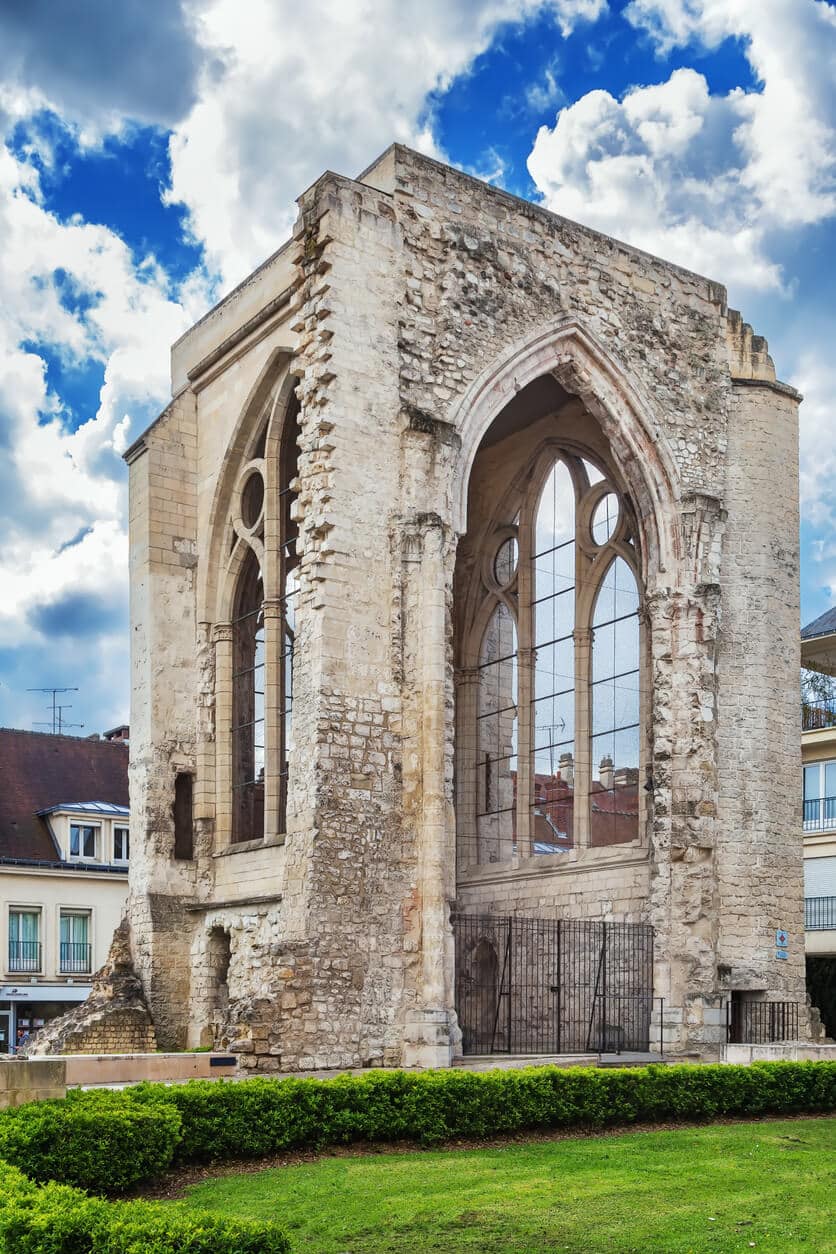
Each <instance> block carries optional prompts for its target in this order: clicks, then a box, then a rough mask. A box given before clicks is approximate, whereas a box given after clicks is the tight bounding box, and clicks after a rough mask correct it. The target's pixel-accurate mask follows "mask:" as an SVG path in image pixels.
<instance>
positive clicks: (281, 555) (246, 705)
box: [228, 396, 299, 843]
mask: <svg viewBox="0 0 836 1254" xmlns="http://www.w3.org/2000/svg"><path fill="white" fill-rule="evenodd" d="M266 410H267V412H266V414H265V415H264V416H263V418H262V420H261V423H260V426H259V428H258V429H257V431H256V434H255V436H254V438H253V442H252V447H251V449H250V450H249V453H248V455H247V456H246V458H245V460H244V464H243V467H242V469H241V471H240V473H239V476H238V480H237V483H236V487H235V491H234V493H233V500H232V507H231V514H230V523H229V534H230V539H229V561H230V564H231V565H232V566H233V567H234V568H235V569H236V570H237V575H236V577H235V584H234V594H233V598H232V612H231V642H230V647H231V657H230V681H231V725H230V731H229V750H228V751H229V754H230V764H231V770H230V783H231V788H232V806H231V831H230V838H231V840H232V841H233V842H236V843H237V842H240V841H247V840H255V839H259V838H261V837H263V836H264V835H265V834H277V835H278V834H280V833H283V832H284V830H285V827H286V822H287V805H288V782H289V773H290V757H291V750H292V712H293V670H294V645H295V630H296V594H297V573H296V564H297V557H296V536H297V527H296V523H295V522H294V520H293V517H292V510H291V504H292V500H293V490H292V484H293V481H294V479H295V476H296V469H297V456H298V448H297V436H298V412H299V410H298V405H297V403H296V401H295V398H293V399H292V400H291V402H290V404H289V405H288V406H287V407H286V410H285V412H282V411H281V409H280V407H279V405H278V402H277V400H276V398H275V396H274V397H272V398H271V400H270V402H269V403H268V405H267V407H266Z"/></svg>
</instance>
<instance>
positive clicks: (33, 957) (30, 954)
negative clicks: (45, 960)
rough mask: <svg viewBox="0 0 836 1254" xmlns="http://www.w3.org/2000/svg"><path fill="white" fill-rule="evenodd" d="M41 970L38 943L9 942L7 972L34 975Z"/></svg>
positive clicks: (39, 944) (39, 945)
mask: <svg viewBox="0 0 836 1254" xmlns="http://www.w3.org/2000/svg"><path fill="white" fill-rule="evenodd" d="M40 969H41V943H40V941H9V970H10V971H19V972H28V973H30V974H32V975H36V974H37V973H38V971H40Z"/></svg>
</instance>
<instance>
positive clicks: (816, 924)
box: [801, 608, 836, 1036]
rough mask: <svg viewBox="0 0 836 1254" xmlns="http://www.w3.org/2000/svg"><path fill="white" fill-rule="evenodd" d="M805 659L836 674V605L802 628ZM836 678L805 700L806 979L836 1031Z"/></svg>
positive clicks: (809, 688) (813, 688) (828, 1025)
mask: <svg viewBox="0 0 836 1254" xmlns="http://www.w3.org/2000/svg"><path fill="white" fill-rule="evenodd" d="M801 661H802V665H803V666H804V667H806V668H807V669H808V670H809V671H814V672H818V674H820V675H823V676H827V677H830V678H831V679H832V678H833V677H836V608H833V609H830V610H828V611H827V613H826V614H822V615H821V617H820V618H817V619H816V620H815V621H814V622H812V623H809V624H808V625H807V626H806V627H805V628H804V629H803V631H802V632H801ZM834 694H836V683H828V681H827V679H825V680H824V681H823V682H822V683H821V685H818V686H817V685H815V684H813V685H809V684H808V685H807V689H806V691H805V694H804V700H803V704H802V737H801V742H802V760H803V768H804V784H803V790H804V799H803V822H804V923H805V935H806V940H805V946H806V951H807V982H808V987H809V991H810V995H811V997H812V1000H813V1002H814V1004H815V1005H817V1006H818V1007H819V1010H820V1012H821V1016H822V1020H823V1022H824V1024H825V1027H826V1028H827V1031H828V1034H829V1035H830V1036H836V695H834Z"/></svg>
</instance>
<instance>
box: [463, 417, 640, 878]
mask: <svg viewBox="0 0 836 1254" xmlns="http://www.w3.org/2000/svg"><path fill="white" fill-rule="evenodd" d="M598 443H600V439H599V441H598ZM501 467H502V460H501V458H498V457H497V456H494V458H493V462H490V463H489V465H488V467H487V469H486V470H485V471H484V472H483V479H482V481H480V482H479V483H478V484H477V488H476V489H475V491H474V495H475V498H476V506H475V517H472V518H471V523H473V524H475V525H473V526H472V528H471V529H470V530H469V532H468V537H466V541H465V542H463V546H464V554H463V555H462V554H460V561H461V565H460V569H459V570H458V572H457V600H459V601H461V602H463V603H464V608H463V609H460V612H459V614H458V627H457V630H458V631H459V633H460V638H459V642H458V659H457V660H458V664H459V669H458V675H457V781H456V789H457V829H458V844H459V862H460V866H462V867H463V868H466V867H468V866H471V867H472V866H477V865H485V864H489V863H502V862H508V861H510V860H513V859H519V858H532V857H545V856H547V855H560V854H563V855H567V854H572V853H576V852H578V851H580V850H581V849H583V848H585V847H594V846H610V845H618V844H624V843H627V842H633V841H635V840H637V839H638V837H639V824H640V802H641V798H642V794H641V790H640V779H639V776H640V769H641V768H642V767H643V765H644V761H643V752H642V747H641V745H642V737H641V734H640V733H641V727H642V718H643V703H642V698H641V691H642V682H641V677H642V674H643V666H642V661H641V659H642V647H643V645H642V630H641V625H640V604H641V593H640V586H641V584H640V565H639V555H638V553H637V550H636V526H635V521H634V516H633V513H632V508H631V505H630V502H629V499H628V498H627V496H626V494H624V493H623V491H620V490H619V487H618V486H617V483H616V478H615V476H614V474H613V473H612V471H611V470H610V469H609V467H608V465H607V461H606V459H605V458H604V457H602V456H600V455H598V454H595V455H593V454H591V453H589V452H587V451H586V450H582V449H580V448H578V447H574V446H572V445H569V446H568V447H566V446H561V444H560V443H559V442H558V441H556V440H554V439H549V440H546V441H540V442H539V444H532V445H531V447H530V451H529V454H528V456H527V459H526V460H525V461H524V463H523V464H521V466H520V467H519V469H518V471H517V473H516V475H515V476H513V475H512V476H508V473H507V471H506V479H505V491H504V492H501V491H500V492H497V491H491V483H492V480H493V477H495V476H496V474H497V471H499V473H500V474H501ZM476 473H477V476H478V473H479V472H478V459H477V472H476ZM479 514H481V517H480V516H479ZM555 864H557V865H559V864H560V858H558V859H557V860H556V862H555V860H554V859H552V860H551V862H550V865H555Z"/></svg>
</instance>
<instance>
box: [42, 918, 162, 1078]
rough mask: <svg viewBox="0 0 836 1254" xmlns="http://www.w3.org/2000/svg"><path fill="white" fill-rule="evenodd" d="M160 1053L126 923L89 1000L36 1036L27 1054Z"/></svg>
mask: <svg viewBox="0 0 836 1254" xmlns="http://www.w3.org/2000/svg"><path fill="white" fill-rule="evenodd" d="M156 1048H157V1040H156V1036H155V1033H154V1024H153V1022H152V1020H151V1015H150V1014H149V1011H148V1005H147V1002H146V1000H145V995H144V992H143V988H142V984H141V983H140V981H139V979H138V978H137V976H136V972H135V970H134V959H133V953H132V949H131V936H130V928H129V925H128V922H127V919H123V920H122V922H121V923H120V925H119V927H118V928H117V929H116V931H115V932H114V934H113V941H112V943H111V946H110V951H109V953H108V956H107V961H106V962H105V964H104V966H103V967H101V968H100V969H99V970H98V971H97V972H96V974H95V975H94V977H93V982H92V985H91V987H90V992H89V994H88V996H87V998H86V999H85V1000H84V1001H83V1002H79V1003H78V1004H77V1005H75V1006H72V1007H71V1008H70V1009H69V1010H68V1011H66V1012H65V1013H64V1014H63V1015H59V1016H58V1018H57V1019H52V1020H51V1021H50V1022H49V1023H48V1024H47V1025H46V1026H45V1027H44V1028H42V1029H41V1031H40V1032H36V1033H35V1035H34V1036H33V1037H32V1038H31V1040H30V1041H29V1043H28V1045H27V1046H26V1050H25V1053H26V1056H27V1057H39V1056H43V1055H47V1054H125V1053H148V1052H153V1051H154V1050H155V1049H156Z"/></svg>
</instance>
